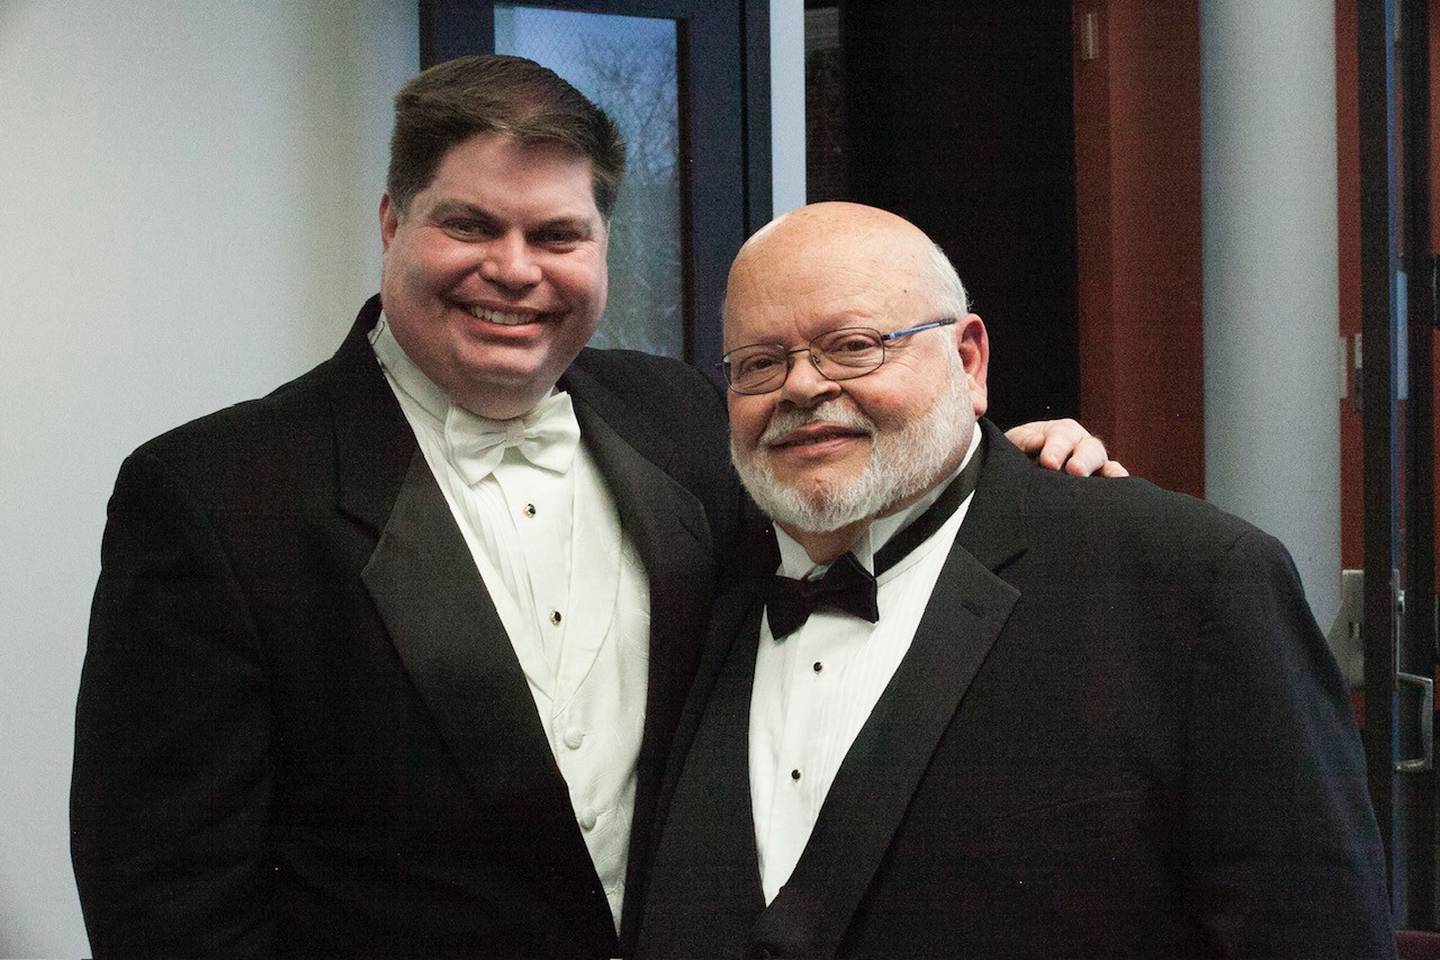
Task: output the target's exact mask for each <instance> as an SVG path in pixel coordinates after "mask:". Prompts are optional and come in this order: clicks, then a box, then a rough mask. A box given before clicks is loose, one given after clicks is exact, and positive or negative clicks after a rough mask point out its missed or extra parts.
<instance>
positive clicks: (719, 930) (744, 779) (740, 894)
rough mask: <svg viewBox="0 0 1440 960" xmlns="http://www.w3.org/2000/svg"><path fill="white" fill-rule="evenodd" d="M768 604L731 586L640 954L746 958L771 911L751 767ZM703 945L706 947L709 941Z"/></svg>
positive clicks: (687, 742)
mask: <svg viewBox="0 0 1440 960" xmlns="http://www.w3.org/2000/svg"><path fill="white" fill-rule="evenodd" d="M763 610H764V604H763V603H762V602H761V601H760V600H759V599H757V598H755V597H754V595H753V593H752V592H751V591H747V590H745V589H744V588H743V587H741V588H738V589H732V590H729V591H727V592H726V593H725V594H723V595H722V596H721V597H720V599H719V600H717V601H716V605H715V616H714V620H713V626H712V630H711V633H710V638H709V641H708V643H707V646H706V650H705V657H704V662H703V663H702V664H701V666H700V672H699V679H698V680H697V681H696V688H695V690H694V691H693V693H692V695H691V697H690V701H689V705H688V706H687V707H686V711H685V718H684V720H683V722H682V724H681V729H680V732H679V733H678V734H677V737H676V748H675V751H674V754H673V756H674V758H675V759H676V760H681V759H682V758H683V762H681V763H672V765H671V767H670V769H669V771H667V773H666V782H665V791H664V799H663V801H662V808H663V810H662V812H663V814H664V823H665V830H664V832H663V836H662V839H661V841H660V843H659V845H658V849H657V850H656V854H655V864H654V871H655V875H654V889H653V891H651V892H650V893H648V894H647V896H646V898H645V916H644V921H643V923H642V924H641V932H642V934H643V939H642V940H641V942H640V944H639V947H638V950H637V951H636V953H637V955H639V956H668V955H672V954H675V953H683V954H685V955H694V954H701V955H714V956H739V955H748V954H747V953H746V949H745V948H746V943H747V941H748V939H749V936H750V932H751V928H752V926H753V925H754V923H755V918H756V917H757V916H759V915H760V913H761V911H762V910H764V909H765V899H764V895H763V893H762V891H761V888H760V865H759V856H758V854H757V852H756V847H755V822H754V819H753V817H752V815H751V800H750V777H749V774H748V771H749V737H748V735H747V730H748V728H749V721H750V692H751V688H752V686H753V681H754V674H755V649H756V643H757V640H758V638H759V632H760V617H761V614H762V612H763ZM702 945H703V946H702Z"/></svg>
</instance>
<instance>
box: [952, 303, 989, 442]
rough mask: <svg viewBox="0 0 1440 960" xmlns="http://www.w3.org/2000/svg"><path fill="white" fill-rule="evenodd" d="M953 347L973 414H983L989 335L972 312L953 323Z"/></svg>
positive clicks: (987, 369) (985, 403) (985, 404)
mask: <svg viewBox="0 0 1440 960" xmlns="http://www.w3.org/2000/svg"><path fill="white" fill-rule="evenodd" d="M955 349H956V350H957V351H958V352H959V354H960V363H961V365H962V366H963V367H964V368H965V380H966V383H967V385H968V386H969V388H970V403H971V406H973V407H974V409H975V416H977V417H979V416H983V415H984V413H985V408H986V406H987V404H988V400H987V397H986V394H985V376H986V374H987V373H988V372H989V369H990V335H989V334H987V333H986V332H985V323H984V321H982V320H981V319H980V318H979V317H978V316H976V315H975V314H973V313H967V314H966V315H965V316H964V317H962V318H961V319H960V320H959V322H958V323H956V324H955Z"/></svg>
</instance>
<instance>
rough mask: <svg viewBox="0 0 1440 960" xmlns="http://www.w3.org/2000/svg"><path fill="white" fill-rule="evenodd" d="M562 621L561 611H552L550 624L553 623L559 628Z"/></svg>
mask: <svg viewBox="0 0 1440 960" xmlns="http://www.w3.org/2000/svg"><path fill="white" fill-rule="evenodd" d="M560 620H561V616H560V611H559V610H551V611H550V622H551V623H553V624H555V626H557V627H558V626H560Z"/></svg>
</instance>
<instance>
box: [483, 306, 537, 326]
mask: <svg viewBox="0 0 1440 960" xmlns="http://www.w3.org/2000/svg"><path fill="white" fill-rule="evenodd" d="M470 312H471V313H472V314H474V315H475V316H476V317H479V318H480V319H481V320H488V321H489V322H490V323H498V324H500V325H501V326H506V327H513V326H515V325H516V324H520V323H530V322H531V321H533V320H534V319H535V317H534V316H533V315H531V314H527V313H502V312H501V311H499V310H490V309H488V308H486V307H471V308H470Z"/></svg>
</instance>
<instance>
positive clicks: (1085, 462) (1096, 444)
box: [1046, 423, 1110, 477]
mask: <svg viewBox="0 0 1440 960" xmlns="http://www.w3.org/2000/svg"><path fill="white" fill-rule="evenodd" d="M1075 426H1076V427H1077V428H1079V427H1080V425H1079V424H1078V423H1077V424H1075ZM1082 429H1083V428H1082ZM1067 442H1068V441H1067ZM1057 445H1058V441H1057ZM1049 446H1050V442H1048V441H1047V443H1046V447H1047V448H1048V447H1049ZM1069 446H1070V447H1071V449H1069V450H1067V451H1064V452H1066V453H1068V454H1069V457H1068V458H1067V459H1065V460H1064V461H1063V462H1064V464H1065V472H1066V473H1068V474H1071V475H1073V476H1076V477H1088V476H1090V475H1091V474H1092V473H1095V472H1097V471H1098V470H1100V469H1101V468H1103V467H1104V466H1105V464H1106V463H1108V462H1109V460H1110V456H1109V454H1107V453H1106V452H1105V444H1103V443H1101V442H1100V439H1099V438H1098V437H1092V436H1091V435H1090V434H1088V433H1087V434H1085V435H1084V436H1083V437H1081V438H1079V439H1078V440H1076V441H1075V442H1074V443H1071V444H1069Z"/></svg>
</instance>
